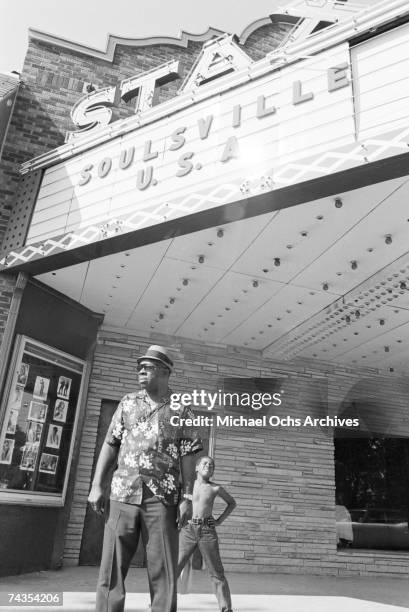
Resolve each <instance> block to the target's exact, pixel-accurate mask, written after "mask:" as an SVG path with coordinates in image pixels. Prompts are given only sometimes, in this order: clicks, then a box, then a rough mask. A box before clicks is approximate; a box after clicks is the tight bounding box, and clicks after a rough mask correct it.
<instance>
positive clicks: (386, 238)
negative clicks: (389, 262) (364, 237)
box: [385, 234, 392, 244]
mask: <svg viewBox="0 0 409 612" xmlns="http://www.w3.org/2000/svg"><path fill="white" fill-rule="evenodd" d="M385 244H392V236H391V235H390V234H386V236H385Z"/></svg>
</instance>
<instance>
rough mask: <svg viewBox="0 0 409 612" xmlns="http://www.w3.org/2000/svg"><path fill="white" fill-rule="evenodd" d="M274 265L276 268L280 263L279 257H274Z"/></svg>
mask: <svg viewBox="0 0 409 612" xmlns="http://www.w3.org/2000/svg"><path fill="white" fill-rule="evenodd" d="M274 265H275V266H276V267H277V268H278V267H279V266H280V265H281V259H280V258H279V257H274Z"/></svg>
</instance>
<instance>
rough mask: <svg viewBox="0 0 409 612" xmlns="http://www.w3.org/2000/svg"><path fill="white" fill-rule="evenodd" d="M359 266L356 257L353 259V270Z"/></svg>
mask: <svg viewBox="0 0 409 612" xmlns="http://www.w3.org/2000/svg"><path fill="white" fill-rule="evenodd" d="M357 267H358V262H357V261H356V260H355V259H353V260H352V261H351V270H356V269H357Z"/></svg>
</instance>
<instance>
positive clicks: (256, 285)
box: [252, 280, 258, 289]
mask: <svg viewBox="0 0 409 612" xmlns="http://www.w3.org/2000/svg"><path fill="white" fill-rule="evenodd" d="M252 285H253V287H254V289H256V287H258V281H257V280H253V283H252Z"/></svg>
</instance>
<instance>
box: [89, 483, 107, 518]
mask: <svg viewBox="0 0 409 612" xmlns="http://www.w3.org/2000/svg"><path fill="white" fill-rule="evenodd" d="M88 503H89V504H90V506H91V508H92V509H93V510H94V511H95V512H96V513H97V514H104V509H105V508H104V492H103V490H102V488H101V487H99V486H97V485H93V486H92V488H91V491H90V492H89V495H88Z"/></svg>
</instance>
